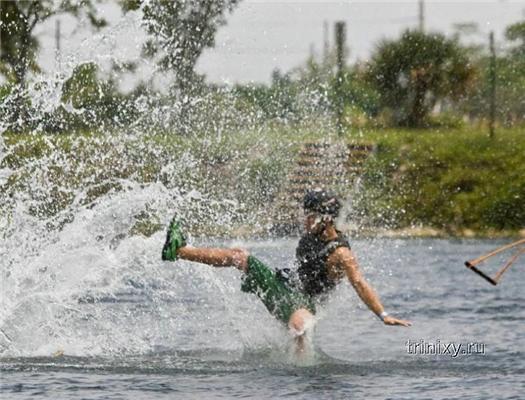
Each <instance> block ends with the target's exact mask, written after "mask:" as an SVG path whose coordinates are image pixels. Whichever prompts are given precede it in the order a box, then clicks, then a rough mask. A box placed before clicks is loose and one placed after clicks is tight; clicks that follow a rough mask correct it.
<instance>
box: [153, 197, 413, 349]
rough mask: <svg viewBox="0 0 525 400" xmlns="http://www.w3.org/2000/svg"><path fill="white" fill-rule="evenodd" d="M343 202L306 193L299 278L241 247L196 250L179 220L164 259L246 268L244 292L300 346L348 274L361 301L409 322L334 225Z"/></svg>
mask: <svg viewBox="0 0 525 400" xmlns="http://www.w3.org/2000/svg"><path fill="white" fill-rule="evenodd" d="M340 208H341V203H340V202H339V200H338V199H337V197H335V196H334V195H333V194H331V193H329V192H326V191H324V190H321V189H317V190H312V191H309V192H308V193H307V194H306V195H305V197H304V212H305V221H304V227H305V234H304V235H303V236H302V237H301V239H300V241H299V245H298V246H297V250H296V255H297V260H296V261H297V279H292V278H291V277H290V276H289V275H288V274H287V273H284V272H283V271H286V270H281V271H279V270H278V271H274V270H272V269H270V268H268V267H267V266H265V265H264V264H263V263H262V262H261V261H259V260H258V259H257V258H255V257H254V256H252V255H250V254H249V253H248V252H247V251H246V250H243V249H220V248H197V247H191V246H188V245H187V244H186V240H185V237H184V235H183V234H182V232H181V231H180V227H179V224H178V223H177V221H176V220H173V221H172V222H171V223H170V226H169V228H168V235H167V239H166V243H165V244H164V248H163V249H162V259H163V260H168V261H175V260H177V259H182V260H188V261H195V262H199V263H203V264H208V265H212V266H214V267H236V268H238V269H239V270H241V271H242V272H244V274H245V275H244V277H243V282H242V285H241V290H242V291H243V292H248V293H254V294H255V295H257V296H258V297H259V298H260V299H261V300H262V302H263V303H264V305H265V306H266V308H267V309H268V311H269V312H270V314H272V315H273V316H274V317H276V318H277V319H278V320H280V321H282V322H283V323H285V324H286V325H287V326H288V328H289V330H290V333H292V335H293V336H294V337H295V338H296V340H297V342H298V343H299V345H300V348H302V347H303V346H302V343H303V341H304V335H305V333H306V329H307V328H308V327H309V326H311V325H313V322H314V314H315V307H316V304H318V303H319V302H320V301H322V300H323V299H324V298H326V295H327V294H328V293H329V292H330V291H332V290H333V289H334V288H335V286H336V285H337V284H338V283H339V282H340V281H341V280H342V279H343V277H344V276H346V277H347V278H348V280H349V281H350V283H351V284H352V286H353V287H354V289H355V291H356V292H357V294H358V295H359V297H360V298H361V300H362V301H363V302H364V303H365V304H366V305H367V306H368V308H369V309H370V310H371V311H372V312H373V313H374V314H376V315H377V316H378V317H379V318H380V319H381V321H383V323H384V324H385V325H401V326H410V322H408V321H404V320H401V319H397V318H394V317H392V316H390V315H389V314H388V313H387V312H386V311H385V309H384V307H383V305H382V304H381V301H380V300H379V297H378V296H377V294H376V293H375V291H374V290H373V289H372V287H371V286H370V285H369V284H368V283H367V282H366V280H365V279H364V277H363V275H362V274H361V271H360V269H359V265H358V264H357V260H356V258H355V256H354V254H353V252H352V250H351V249H350V245H349V243H348V241H347V240H346V238H345V237H344V236H343V235H342V233H341V232H340V231H338V230H337V229H336V226H335V218H336V217H337V216H338V214H339V209H340Z"/></svg>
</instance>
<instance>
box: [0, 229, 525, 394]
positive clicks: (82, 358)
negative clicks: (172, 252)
mask: <svg viewBox="0 0 525 400" xmlns="http://www.w3.org/2000/svg"><path fill="white" fill-rule="evenodd" d="M64 235H67V231H66V233H64ZM59 242H60V243H61V245H60V246H58V247H57V246H55V247H53V246H49V247H47V248H46V249H45V250H41V251H40V252H38V254H35V255H33V256H31V257H29V258H28V259H26V261H27V262H26V263H25V264H24V265H23V266H22V265H16V264H13V263H11V264H10V265H9V266H5V269H4V271H2V280H3V283H2V287H3V292H4V293H3V295H2V302H3V304H2V308H1V312H2V314H1V320H0V323H1V325H0V328H1V332H0V355H1V356H0V371H1V378H0V379H1V380H0V388H1V398H3V399H4V398H5V399H11V398H14V399H18V398H53V399H54V398H68V399H69V398H84V399H106V398H107V399H128V398H133V399H156V398H184V399H186V398H194V399H196V398H211V399H213V398H237V397H244V398H274V397H286V398H294V399H295V398H300V399H320V398H327V399H332V398H345V399H346V398H351V399H365V398H366V399H374V398H391V399H423V398H429V399H452V398H454V399H460V398H461V399H473V398H474V399H494V398H500V399H501V398H506V399H520V398H523V394H524V393H525V357H524V348H525V330H524V329H523V328H524V320H525V311H524V307H523V305H524V304H525V302H524V300H525V297H524V292H523V289H522V288H523V283H524V280H523V276H524V275H523V272H524V271H525V270H524V269H523V267H524V265H523V261H521V264H520V261H518V263H517V264H516V265H515V266H513V267H512V268H511V269H510V270H509V271H508V272H507V273H506V274H505V275H504V276H503V279H502V281H501V283H500V285H498V286H496V287H493V286H491V285H489V284H488V283H486V282H485V281H483V280H482V279H481V278H479V277H478V276H476V275H474V274H473V273H472V272H470V271H468V270H467V269H466V268H465V267H463V261H465V260H467V259H470V258H474V257H476V256H478V255H480V254H482V253H483V252H485V251H488V250H490V249H492V248H494V247H497V246H498V245H499V244H501V243H503V242H497V241H473V240H468V241H447V240H420V239H410V240H408V239H407V240H392V239H374V240H362V239H361V240H354V241H353V242H352V243H353V244H352V245H353V248H354V250H355V251H356V253H357V255H358V257H359V260H360V262H361V265H362V269H363V270H364V273H365V276H366V277H367V278H368V280H369V281H370V283H371V284H372V285H373V286H374V287H375V289H376V290H377V291H378V293H379V294H380V296H381V298H382V301H383V303H384V304H385V307H386V309H387V310H388V311H389V312H390V313H391V314H395V315H398V316H400V317H403V318H408V319H410V320H411V321H412V322H413V326H412V327H411V328H400V327H386V326H383V325H382V324H381V323H380V321H379V320H378V319H377V318H376V317H375V316H373V315H372V314H371V313H370V312H369V311H368V310H367V309H366V307H365V306H364V305H362V304H361V303H360V301H359V300H358V298H357V296H356V294H355V293H354V291H353V289H352V288H351V287H350V285H348V284H347V283H343V284H341V285H340V287H338V289H337V290H336V291H335V293H333V295H332V298H331V299H330V301H329V302H328V304H327V305H326V306H325V307H324V309H322V310H321V312H320V313H319V321H318V324H317V326H316V329H315V331H314V333H313V343H312V344H311V346H310V347H309V351H308V354H307V355H306V356H303V357H297V356H296V355H295V354H294V352H293V348H292V346H291V343H290V339H289V338H288V334H287V332H286V331H285V330H284V329H283V328H282V327H281V326H280V325H279V323H278V322H276V321H275V320H273V319H272V318H271V317H270V316H269V315H267V313H266V311H265V309H264V307H263V306H262V305H261V304H260V303H259V302H258V301H257V299H255V298H254V297H252V296H250V295H248V294H244V293H241V292H240V289H239V285H240V273H238V272H237V271H234V270H230V269H213V268H210V267H205V266H201V265H196V264H190V263H186V262H176V263H164V262H162V261H160V260H159V249H160V247H161V246H162V242H163V233H158V234H156V235H154V236H152V237H151V238H147V239H145V238H137V237H134V238H133V237H132V238H128V239H124V240H122V241H121V242H120V243H118V244H113V245H112V246H107V245H102V244H101V245H100V247H98V248H97V247H96V245H90V246H88V247H86V248H84V249H79V248H74V249H72V248H71V246H70V247H68V246H67V245H65V244H64V240H62V241H59ZM214 244H215V245H216V244H217V243H214ZM220 244H223V245H228V246H230V245H235V246H239V245H241V246H244V247H246V248H248V249H249V250H250V251H251V252H252V253H253V254H255V255H257V256H259V257H260V258H261V259H263V260H264V261H266V262H267V263H268V264H270V265H275V266H279V267H284V266H289V265H291V263H292V260H293V253H294V246H295V245H296V240H293V239H290V240H277V241H259V242H244V243H242V242H241V243H231V242H228V243H220ZM104 246H105V247H104ZM500 261H501V260H495V261H494V265H488V266H487V268H488V269H489V270H490V269H491V268H494V267H497V263H498V262H500ZM407 341H410V343H426V344H434V345H436V344H441V345H442V349H444V348H445V347H446V346H448V344H450V346H449V347H448V349H450V347H451V346H459V345H462V346H464V347H463V348H462V349H465V348H466V347H465V346H467V345H468V343H474V344H475V345H476V346H477V347H473V350H472V351H471V353H472V354H462V353H461V351H459V352H458V354H457V356H454V354H448V353H447V354H441V355H425V354H420V353H421V352H418V351H416V349H415V348H412V349H409V345H408V344H407ZM422 341H423V342H422ZM411 353H412V354H411ZM415 353H417V354H415ZM445 353H446V352H445Z"/></svg>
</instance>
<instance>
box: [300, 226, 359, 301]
mask: <svg viewBox="0 0 525 400" xmlns="http://www.w3.org/2000/svg"><path fill="white" fill-rule="evenodd" d="M339 247H348V248H350V244H349V243H348V240H347V239H346V237H345V236H344V235H343V234H342V233H341V232H339V231H337V238H335V239H333V240H330V241H328V242H325V241H323V240H321V238H319V236H317V235H313V234H305V235H304V236H303V237H301V240H299V245H298V246H297V250H296V257H297V264H298V266H297V274H298V276H299V280H300V282H301V289H302V292H303V293H305V294H307V295H309V296H311V297H317V296H319V295H322V294H326V293H327V292H328V291H330V290H331V289H333V288H334V287H335V286H336V284H337V281H335V280H333V279H331V278H330V277H329V276H328V267H327V265H326V263H327V260H328V257H329V256H330V254H332V253H333V252H334V250H335V249H337V248H339Z"/></svg>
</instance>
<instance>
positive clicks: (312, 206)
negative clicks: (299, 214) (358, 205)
mask: <svg viewBox="0 0 525 400" xmlns="http://www.w3.org/2000/svg"><path fill="white" fill-rule="evenodd" d="M303 207H304V210H305V211H314V212H317V213H319V214H325V215H330V216H332V217H334V218H335V217H337V216H338V215H339V210H340V209H341V203H340V202H339V200H338V199H337V196H336V195H335V194H334V193H332V192H328V191H326V190H323V189H314V190H309V191H308V192H306V194H305V195H304V200H303Z"/></svg>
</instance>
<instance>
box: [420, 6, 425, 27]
mask: <svg viewBox="0 0 525 400" xmlns="http://www.w3.org/2000/svg"><path fill="white" fill-rule="evenodd" d="M419 31H420V32H424V31H425V1H424V0H419Z"/></svg>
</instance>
